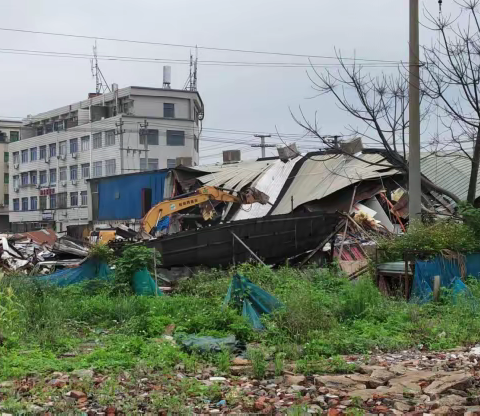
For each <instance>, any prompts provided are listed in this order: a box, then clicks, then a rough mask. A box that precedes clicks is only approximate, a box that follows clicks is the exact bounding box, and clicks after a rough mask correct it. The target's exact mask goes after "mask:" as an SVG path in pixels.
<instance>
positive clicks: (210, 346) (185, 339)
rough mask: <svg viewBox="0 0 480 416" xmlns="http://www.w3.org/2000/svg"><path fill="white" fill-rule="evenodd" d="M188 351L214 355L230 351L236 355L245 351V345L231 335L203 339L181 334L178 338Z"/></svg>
mask: <svg viewBox="0 0 480 416" xmlns="http://www.w3.org/2000/svg"><path fill="white" fill-rule="evenodd" d="M176 339H177V341H178V342H180V343H181V344H182V345H183V347H184V348H185V349H186V350H187V351H191V352H193V351H195V352H199V353H212V352H221V351H223V350H229V351H230V352H234V353H237V354H238V353H241V352H242V351H244V350H245V344H244V343H243V342H241V341H237V339H236V338H235V335H230V336H228V337H224V338H215V337H209V336H205V337H201V336H197V335H185V334H180V335H178V336H177V337H176Z"/></svg>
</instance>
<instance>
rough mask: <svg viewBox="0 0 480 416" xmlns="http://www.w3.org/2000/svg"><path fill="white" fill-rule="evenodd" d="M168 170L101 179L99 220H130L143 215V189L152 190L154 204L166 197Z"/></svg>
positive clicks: (99, 187)
mask: <svg viewBox="0 0 480 416" xmlns="http://www.w3.org/2000/svg"><path fill="white" fill-rule="evenodd" d="M167 174H168V172H146V173H144V174H138V175H127V176H116V177H115V176H113V177H110V178H105V179H102V180H101V181H99V184H98V220H101V221H108V220H129V219H133V218H135V219H139V218H141V217H142V189H151V190H152V206H153V205H155V204H157V203H158V202H161V201H163V199H164V189H165V178H166V177H167Z"/></svg>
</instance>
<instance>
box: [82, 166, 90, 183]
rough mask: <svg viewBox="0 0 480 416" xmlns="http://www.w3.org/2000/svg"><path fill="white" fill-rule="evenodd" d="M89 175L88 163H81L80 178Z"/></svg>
mask: <svg viewBox="0 0 480 416" xmlns="http://www.w3.org/2000/svg"><path fill="white" fill-rule="evenodd" d="M89 177H90V163H84V164H83V165H82V178H84V179H86V178H89Z"/></svg>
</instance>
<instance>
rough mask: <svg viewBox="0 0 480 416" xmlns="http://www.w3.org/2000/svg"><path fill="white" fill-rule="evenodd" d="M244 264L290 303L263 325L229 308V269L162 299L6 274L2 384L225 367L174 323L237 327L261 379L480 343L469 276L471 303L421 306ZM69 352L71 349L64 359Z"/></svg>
mask: <svg viewBox="0 0 480 416" xmlns="http://www.w3.org/2000/svg"><path fill="white" fill-rule="evenodd" d="M236 271H238V272H240V273H242V274H244V275H245V276H247V277H248V278H249V279H250V280H252V281H253V282H254V283H256V284H258V285H260V286H261V287H262V288H263V289H265V290H267V291H269V292H270V293H272V294H273V295H275V296H276V297H278V298H279V299H280V300H281V301H282V302H283V304H284V305H285V307H284V308H283V309H282V310H278V311H276V312H275V313H273V314H272V315H271V316H266V317H264V318H263V319H264V324H265V327H266V329H265V331H262V332H257V331H254V330H253V329H252V328H251V327H250V326H249V324H248V323H247V322H246V321H245V320H244V319H243V318H242V317H241V316H240V315H239V314H238V312H237V311H235V310H233V309H228V308H226V309H225V308H222V301H223V297H224V296H225V294H226V291H227V288H228V285H229V283H230V278H231V275H232V271H231V270H230V271H211V272H209V273H207V272H203V273H201V274H199V275H198V276H197V277H195V278H193V279H190V280H188V281H186V282H184V283H182V284H181V285H180V287H179V290H178V291H177V292H176V294H174V295H172V296H162V297H140V296H134V295H131V294H126V293H123V292H121V291H120V292H116V291H112V290H111V288H110V287H107V286H105V284H100V283H98V284H94V283H92V282H90V283H88V284H80V285H74V286H70V287H67V288H55V287H51V286H44V285H41V284H39V283H38V282H36V281H34V280H31V279H30V278H26V277H24V276H7V277H3V278H2V279H1V280H0V332H1V334H2V336H3V345H2V346H0V381H2V379H8V378H11V377H20V376H22V375H25V374H27V373H29V372H32V371H34V372H36V373H40V374H42V373H48V372H52V371H70V370H72V369H75V368H95V369H97V370H98V371H113V372H116V371H120V370H126V369H133V368H135V369H139V368H140V369H141V368H153V369H155V370H156V371H160V372H169V371H172V370H173V369H174V367H175V366H177V365H179V364H181V365H182V366H183V367H184V368H186V371H193V372H195V371H197V370H198V369H199V368H200V367H201V365H202V363H205V362H207V361H208V362H210V365H214V366H216V367H217V368H218V371H219V374H220V373H227V372H228V371H229V366H230V359H231V358H232V357H231V356H230V354H229V352H227V351H224V352H222V353H221V354H220V355H217V356H216V357H201V356H198V355H196V354H191V355H189V354H187V353H186V352H184V351H182V350H181V349H180V348H179V347H178V346H175V345H171V344H170V343H169V342H166V341H165V340H164V339H162V334H163V333H164V331H165V328H166V327H167V326H168V325H171V324H174V325H175V332H176V333H189V334H198V335H213V336H227V335H231V334H234V335H235V336H236V337H237V338H238V339H240V340H242V341H245V342H247V343H248V342H255V344H256V346H255V347H254V349H253V350H252V349H251V348H250V353H249V355H250V356H251V358H252V361H254V362H255V364H254V366H253V367H254V370H255V372H256V373H257V374H256V375H257V376H260V375H262V374H264V372H265V371H266V370H265V369H266V368H267V367H270V368H271V369H272V371H274V372H276V373H277V374H279V373H281V371H282V369H283V365H284V364H283V361H284V360H287V361H296V362H297V367H298V368H299V369H301V370H302V371H304V372H306V373H314V372H335V371H346V372H348V371H350V370H351V368H350V367H348V366H346V367H344V366H343V364H342V362H341V361H338V362H337V361H335V360H333V361H332V360H326V358H328V357H334V356H337V355H342V354H354V353H358V354H368V353H370V352H374V351H378V350H383V351H393V350H399V349H405V348H410V347H422V348H425V349H443V348H449V347H455V346H457V345H460V344H473V343H476V342H478V334H480V320H478V319H477V313H478V310H477V306H476V305H477V300H478V299H480V284H478V283H477V281H476V280H472V281H468V286H469V287H470V289H471V292H472V294H473V300H472V299H459V298H456V299H454V300H451V299H450V298H448V297H445V298H444V300H443V302H442V303H440V304H433V303H432V304H426V305H422V306H419V305H414V304H408V303H406V302H405V301H403V300H399V299H391V298H385V297H383V296H382V295H381V294H380V293H379V291H378V290H377V288H376V287H375V285H374V284H373V281H372V279H370V278H369V277H364V278H362V279H360V280H358V281H356V282H350V281H348V280H347V279H345V278H344V277H343V276H341V275H339V273H338V272H337V271H335V270H324V269H316V268H310V269H306V270H303V271H299V270H296V269H292V268H288V267H284V268H281V269H279V270H276V271H272V270H270V269H268V268H264V267H257V266H253V265H251V264H245V265H241V266H239V267H238V268H237V270H236ZM72 351H75V352H76V353H77V355H76V356H75V357H66V358H65V357H62V354H65V353H68V352H72ZM252 351H253V352H252ZM259 351H260V352H261V354H260V353H258V352H259ZM266 360H271V363H270V364H271V365H269V363H268V362H267V361H266ZM164 399H165V398H162V399H161V400H164ZM159 400H160V399H159ZM165 400H167V399H165Z"/></svg>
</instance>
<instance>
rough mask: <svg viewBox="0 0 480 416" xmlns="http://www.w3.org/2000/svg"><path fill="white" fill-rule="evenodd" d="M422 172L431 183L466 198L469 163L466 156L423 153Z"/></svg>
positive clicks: (463, 198)
mask: <svg viewBox="0 0 480 416" xmlns="http://www.w3.org/2000/svg"><path fill="white" fill-rule="evenodd" d="M423 156H424V157H423V158H422V161H421V169H422V173H423V174H424V175H425V176H426V177H427V178H428V179H430V180H431V181H432V182H433V183H435V184H437V185H438V186H441V187H442V188H445V189H446V190H447V191H450V192H453V193H454V194H455V195H457V196H458V197H459V198H460V199H462V200H465V199H467V193H468V182H469V179H470V169H471V163H470V161H469V160H468V159H467V158H466V157H459V156H455V155H452V156H444V155H441V154H439V155H435V154H431V155H423ZM476 195H477V197H478V196H480V178H479V181H478V182H477V192H476Z"/></svg>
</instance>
